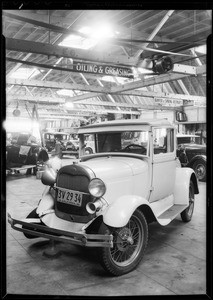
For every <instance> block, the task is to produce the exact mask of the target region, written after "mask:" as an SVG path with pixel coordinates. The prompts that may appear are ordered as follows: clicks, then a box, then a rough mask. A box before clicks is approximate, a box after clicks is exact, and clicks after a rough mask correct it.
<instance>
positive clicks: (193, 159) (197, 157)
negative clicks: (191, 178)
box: [188, 155, 206, 167]
mask: <svg viewBox="0 0 213 300" xmlns="http://www.w3.org/2000/svg"><path fill="white" fill-rule="evenodd" d="M197 160H202V161H203V162H205V163H206V156H205V155H196V156H194V157H193V158H192V159H191V161H190V163H189V164H188V166H190V167H191V166H193V164H194V163H195V162H196V161H197Z"/></svg>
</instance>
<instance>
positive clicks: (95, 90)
mask: <svg viewBox="0 0 213 300" xmlns="http://www.w3.org/2000/svg"><path fill="white" fill-rule="evenodd" d="M199 68H200V67H199ZM204 69H205V67H204ZM6 83H7V84H12V85H20V86H31V87H39V88H51V89H67V90H80V91H86V92H92V93H89V98H93V97H96V96H100V94H102V93H104V94H105V93H106V94H107V93H108V94H113V92H112V91H111V89H109V88H106V87H104V86H98V87H96V86H88V85H83V84H70V83H64V82H63V83H62V82H60V83H59V82H53V81H41V80H27V79H14V78H8V79H7V80H6ZM145 86H146V85H145ZM114 94H118V92H114ZM120 94H121V95H128V96H139V97H158V98H171V99H182V100H190V101H203V102H205V101H206V97H201V96H191V95H185V94H171V93H163V92H161V93H159V92H149V91H140V90H132V91H125V92H122V93H120ZM76 99H77V100H78V101H81V100H85V99H88V93H86V94H83V95H79V96H74V97H71V100H72V101H76Z"/></svg>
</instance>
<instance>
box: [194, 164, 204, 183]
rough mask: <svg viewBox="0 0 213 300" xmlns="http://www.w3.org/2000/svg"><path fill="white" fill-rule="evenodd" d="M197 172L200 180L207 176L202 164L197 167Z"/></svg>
mask: <svg viewBox="0 0 213 300" xmlns="http://www.w3.org/2000/svg"><path fill="white" fill-rule="evenodd" d="M195 172H196V174H197V176H198V178H199V179H201V178H203V177H204V175H205V167H204V165H202V164H199V165H197V167H196V170H195Z"/></svg>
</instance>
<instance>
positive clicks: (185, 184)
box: [174, 168, 199, 205]
mask: <svg viewBox="0 0 213 300" xmlns="http://www.w3.org/2000/svg"><path fill="white" fill-rule="evenodd" d="M190 180H192V182H193V184H194V192H195V194H198V193H199V190H198V183H197V178H196V175H195V172H194V171H193V169H191V168H176V179H175V188H174V200H175V204H180V205H185V204H188V202H189V184H190Z"/></svg>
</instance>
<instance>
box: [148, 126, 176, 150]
mask: <svg viewBox="0 0 213 300" xmlns="http://www.w3.org/2000/svg"><path fill="white" fill-rule="evenodd" d="M153 146H154V154H160V153H169V152H173V151H174V129H172V128H155V129H154V131H153Z"/></svg>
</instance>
